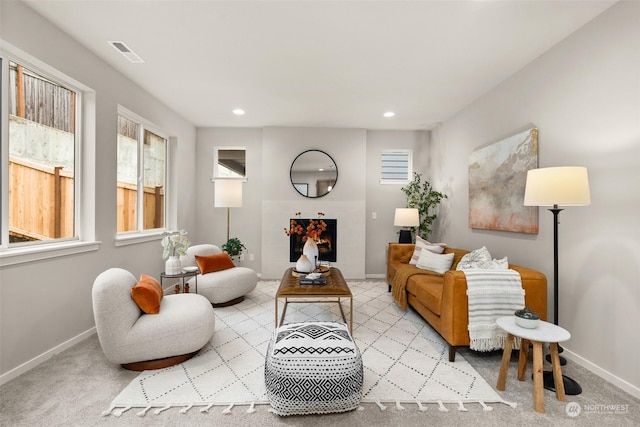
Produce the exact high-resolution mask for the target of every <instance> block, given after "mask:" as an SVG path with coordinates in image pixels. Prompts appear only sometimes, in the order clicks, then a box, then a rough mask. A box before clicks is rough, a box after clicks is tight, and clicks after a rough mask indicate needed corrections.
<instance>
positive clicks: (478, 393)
mask: <svg viewBox="0 0 640 427" xmlns="http://www.w3.org/2000/svg"><path fill="white" fill-rule="evenodd" d="M279 285H280V282H279V281H276V280H273V281H261V282H259V283H258V286H257V287H256V288H255V289H254V290H253V291H251V293H249V294H248V295H247V296H246V298H245V300H244V301H243V302H242V303H240V304H236V305H234V306H230V307H220V308H216V309H215V313H216V331H215V333H214V335H213V338H212V339H211V342H210V344H209V346H208V347H207V348H205V349H204V350H202V351H201V352H200V353H199V354H198V355H196V356H195V357H193V358H191V359H189V360H188V361H186V362H184V363H181V364H179V365H176V366H172V367H169V368H165V369H160V370H156V371H146V372H143V373H141V374H140V375H139V376H138V377H136V378H135V379H134V380H133V381H132V382H131V383H130V384H129V385H128V386H127V387H126V388H125V389H124V390H122V392H121V393H120V394H119V395H118V396H116V397H115V398H114V400H113V401H112V402H111V405H110V407H109V410H108V411H106V413H112V414H116V415H118V414H121V413H122V411H124V410H125V409H126V408H139V409H137V410H135V413H136V414H138V415H143V414H145V413H155V412H156V411H157V412H159V413H163V412H162V411H164V410H165V409H166V408H169V407H180V408H182V409H181V410H182V411H187V410H188V411H189V413H191V412H200V411H212V410H214V409H215V408H214V407H218V409H217V410H226V409H225V408H228V407H229V406H230V405H231V404H233V405H235V406H234V409H233V410H234V411H235V410H242V411H245V410H250V409H246V408H247V407H248V408H251V407H252V406H251V405H254V404H255V405H261V404H264V405H269V399H268V397H267V392H266V389H265V374H264V370H265V359H266V356H267V349H268V346H269V343H270V342H271V341H272V338H273V332H274V327H273V323H274V302H273V299H274V296H275V294H276V290H277V289H278V286H279ZM349 288H350V289H351V292H352V293H353V314H354V317H353V339H354V340H355V342H356V343H357V346H358V349H359V351H360V352H361V354H362V362H363V368H364V379H363V389H362V402H381V403H396V402H402V403H414V404H415V403H416V402H420V403H421V404H423V405H426V404H431V405H440V404H442V403H443V404H451V405H455V406H458V405H459V404H460V403H465V404H466V403H472V402H484V403H491V402H501V403H505V402H504V401H503V400H502V399H501V398H500V396H499V395H498V393H497V392H496V391H495V389H494V388H493V386H491V385H490V384H489V383H487V381H486V380H484V379H483V378H482V376H480V374H479V373H478V372H477V371H476V370H475V369H473V367H472V366H471V365H470V364H469V363H468V362H467V361H466V360H465V359H464V357H463V356H462V355H461V354H458V355H456V361H455V362H453V363H452V362H449V360H448V354H449V352H448V346H447V344H446V342H444V340H443V339H442V338H441V337H440V336H439V335H438V333H437V332H435V331H434V330H433V329H432V328H431V327H430V326H429V325H428V324H427V322H425V321H424V319H422V318H421V317H420V315H418V314H417V313H416V312H415V311H414V310H407V311H403V310H401V309H399V308H398V306H397V305H396V304H395V303H394V302H393V299H392V297H391V294H390V293H389V292H387V284H386V283H385V282H383V281H349ZM339 319H341V315H340V311H339V309H338V305H337V304H335V303H329V304H289V307H288V308H287V315H286V317H285V322H288V323H294V322H325V321H337V320H339ZM327 336H329V335H327ZM332 337H334V338H335V335H333V336H332ZM238 406H245V408H244V409H240V408H238ZM436 407H437V406H436ZM187 408H192V409H187ZM196 408H199V409H196ZM131 412H134V411H133V410H132V411H131ZM131 416H134V417H135V415H131Z"/></svg>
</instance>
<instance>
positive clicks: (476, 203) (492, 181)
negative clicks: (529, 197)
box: [469, 128, 538, 234]
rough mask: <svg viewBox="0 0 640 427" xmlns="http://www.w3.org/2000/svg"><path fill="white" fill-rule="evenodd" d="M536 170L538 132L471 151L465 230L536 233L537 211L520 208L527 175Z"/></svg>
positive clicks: (531, 130)
mask: <svg viewBox="0 0 640 427" xmlns="http://www.w3.org/2000/svg"><path fill="white" fill-rule="evenodd" d="M537 167H538V129H537V128H531V129H528V130H526V131H524V132H521V133H518V134H516V135H513V136H510V137H508V138H506V139H504V140H502V141H499V142H496V143H494V144H491V145H489V146H487V147H484V148H481V149H478V150H476V151H474V152H473V153H472V154H471V156H470V157H469V226H470V227H471V228H478V229H485V230H502V231H512V232H518V233H530V234H537V233H538V207H537V206H524V204H523V203H524V187H525V183H526V179H527V171H528V170H529V169H535V168H537Z"/></svg>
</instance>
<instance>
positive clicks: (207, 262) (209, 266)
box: [195, 252, 235, 274]
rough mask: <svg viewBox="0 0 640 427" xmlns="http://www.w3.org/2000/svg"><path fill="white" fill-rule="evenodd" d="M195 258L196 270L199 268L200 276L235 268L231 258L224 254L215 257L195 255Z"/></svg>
mask: <svg viewBox="0 0 640 427" xmlns="http://www.w3.org/2000/svg"><path fill="white" fill-rule="evenodd" d="M195 258H196V262H197V263H198V268H200V274H207V273H213V272H216V271H222V270H227V269H229V268H234V267H235V264H234V263H233V261H232V260H231V257H230V256H229V254H227V253H226V252H223V253H221V254H216V255H206V256H200V255H196V256H195Z"/></svg>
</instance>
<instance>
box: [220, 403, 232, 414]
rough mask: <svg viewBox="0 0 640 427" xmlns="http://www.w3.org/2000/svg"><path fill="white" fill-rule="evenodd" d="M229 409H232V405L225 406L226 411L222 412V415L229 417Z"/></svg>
mask: <svg viewBox="0 0 640 427" xmlns="http://www.w3.org/2000/svg"><path fill="white" fill-rule="evenodd" d="M231 408H233V403H232V404H231V405H229V406H227V409H225V410H223V411H222V413H223V414H224V415H229V414H230V413H231Z"/></svg>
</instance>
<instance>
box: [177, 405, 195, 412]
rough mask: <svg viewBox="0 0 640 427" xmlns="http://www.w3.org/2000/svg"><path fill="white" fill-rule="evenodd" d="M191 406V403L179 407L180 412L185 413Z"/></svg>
mask: <svg viewBox="0 0 640 427" xmlns="http://www.w3.org/2000/svg"><path fill="white" fill-rule="evenodd" d="M191 408H193V403H190V404H188V405H187V406H185V407H184V408H182V409H180V413H181V414H186V413H187V411H188V410H189V409H191Z"/></svg>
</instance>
